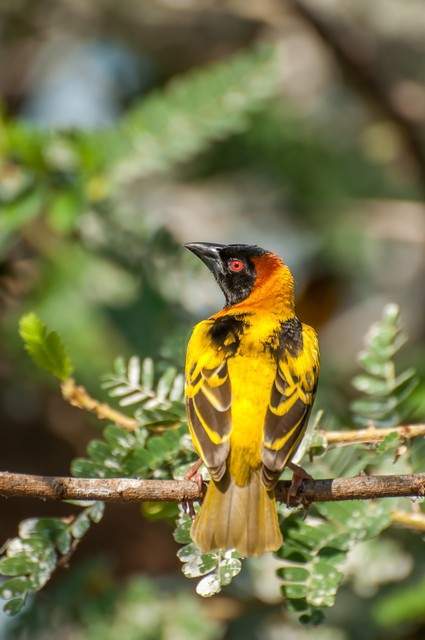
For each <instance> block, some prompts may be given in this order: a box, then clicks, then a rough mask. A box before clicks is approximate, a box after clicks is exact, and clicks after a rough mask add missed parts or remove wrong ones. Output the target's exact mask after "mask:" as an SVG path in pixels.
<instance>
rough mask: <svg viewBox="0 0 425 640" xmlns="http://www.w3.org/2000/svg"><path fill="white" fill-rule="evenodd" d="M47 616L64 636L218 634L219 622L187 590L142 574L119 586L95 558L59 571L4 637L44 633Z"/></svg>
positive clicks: (198, 637) (111, 639) (134, 638)
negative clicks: (41, 597) (40, 598)
mask: <svg viewBox="0 0 425 640" xmlns="http://www.w3.org/2000/svg"><path fill="white" fill-rule="evenodd" d="M64 603H66V606H64ZM46 619H48V620H49V621H50V626H49V632H50V633H51V634H52V637H55V638H58V637H62V633H61V631H62V629H63V627H64V626H65V627H66V629H67V634H66V637H67V638H69V640H81V638H84V639H85V640H116V639H117V638H120V637H122V638H125V639H126V640H174V639H175V638H189V637H190V638H192V639H193V640H213V639H214V638H219V637H221V628H220V625H219V624H218V623H216V622H213V621H212V620H210V619H208V618H207V616H206V615H205V613H204V611H203V609H202V607H201V606H200V604H199V602H197V601H196V600H195V599H194V598H192V597H191V596H190V595H189V594H187V593H184V592H183V593H181V592H177V593H176V592H175V589H174V588H172V589H170V588H163V587H162V588H159V587H158V586H156V585H154V583H153V581H152V580H151V579H150V578H148V577H147V576H146V577H138V578H133V579H131V580H129V581H127V582H126V583H124V585H122V584H121V585H119V586H118V585H117V584H116V582H115V580H114V576H113V574H112V571H111V568H110V567H109V566H108V565H107V564H106V563H105V562H104V561H102V560H99V559H96V560H92V561H90V562H85V563H83V564H82V566H80V567H77V568H76V569H74V570H73V571H72V572H70V573H68V574H65V575H63V576H61V580H60V581H58V582H57V583H56V584H55V586H54V587H53V589H52V590H51V593H50V597H49V598H46V599H44V601H33V602H30V603H29V606H28V607H26V610H25V611H24V613H23V615H21V616H19V617H18V618H15V619H12V620H11V621H10V622H9V626H8V629H9V634H8V637H12V638H14V639H16V640H18V639H22V638H28V637H31V638H33V639H38V638H40V639H43V638H44V637H45V635H44V634H45V620H46Z"/></svg>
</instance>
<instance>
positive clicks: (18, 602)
mask: <svg viewBox="0 0 425 640" xmlns="http://www.w3.org/2000/svg"><path fill="white" fill-rule="evenodd" d="M24 605H25V598H12V600H9V601H8V602H6V604H5V605H4V607H3V611H4V612H5V613H7V614H8V615H10V616H16V615H17V614H18V613H19V612H20V611H22V609H23V607H24Z"/></svg>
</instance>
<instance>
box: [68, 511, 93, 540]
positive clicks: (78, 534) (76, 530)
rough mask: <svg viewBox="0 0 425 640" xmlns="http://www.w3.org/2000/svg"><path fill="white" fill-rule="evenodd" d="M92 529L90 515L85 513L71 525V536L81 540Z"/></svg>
mask: <svg viewBox="0 0 425 640" xmlns="http://www.w3.org/2000/svg"><path fill="white" fill-rule="evenodd" d="M89 529H90V518H89V516H88V514H87V513H86V512H85V511H83V513H81V514H80V515H78V516H77V517H76V519H75V521H74V522H73V524H72V525H71V534H72V535H73V537H74V538H77V540H78V539H80V538H82V537H83V536H84V535H85V534H86V533H87V531H88V530H89Z"/></svg>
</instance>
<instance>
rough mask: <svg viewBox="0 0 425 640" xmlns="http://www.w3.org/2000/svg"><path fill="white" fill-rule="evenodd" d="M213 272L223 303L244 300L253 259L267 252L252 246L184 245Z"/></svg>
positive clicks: (250, 286) (249, 288)
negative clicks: (224, 299)
mask: <svg viewBox="0 0 425 640" xmlns="http://www.w3.org/2000/svg"><path fill="white" fill-rule="evenodd" d="M185 247H186V249H189V251H192V253H194V254H195V255H196V256H198V258H200V259H201V260H202V262H204V263H205V264H206V265H207V267H208V268H209V269H210V271H212V273H213V274H214V277H215V279H216V280H217V282H218V284H219V285H220V288H221V290H222V291H223V293H224V296H225V298H226V306H231V305H234V304H237V303H238V302H241V301H242V300H245V298H247V297H248V296H249V295H250V293H251V291H252V290H253V288H254V284H255V280H256V269H255V264H254V261H253V258H257V257H260V256H263V255H265V254H266V253H268V252H267V251H265V250H264V249H261V248H260V247H257V246H256V245H248V244H215V243H213V242H190V243H189V244H186V245H185Z"/></svg>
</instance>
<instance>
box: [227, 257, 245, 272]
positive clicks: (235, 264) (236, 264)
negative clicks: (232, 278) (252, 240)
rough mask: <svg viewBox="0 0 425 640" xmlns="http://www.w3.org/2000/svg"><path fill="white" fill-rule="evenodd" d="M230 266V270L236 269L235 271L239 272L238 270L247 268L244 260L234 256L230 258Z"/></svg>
mask: <svg viewBox="0 0 425 640" xmlns="http://www.w3.org/2000/svg"><path fill="white" fill-rule="evenodd" d="M228 267H229V269H230V271H234V272H235V273H237V272H238V271H243V270H244V269H245V264H244V263H243V262H242V260H237V259H236V258H233V259H232V260H229V262H228Z"/></svg>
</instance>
